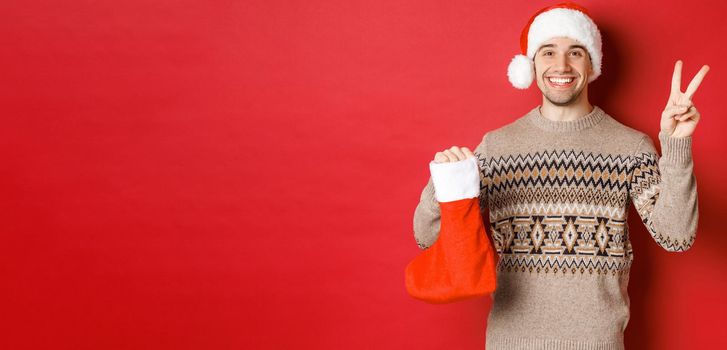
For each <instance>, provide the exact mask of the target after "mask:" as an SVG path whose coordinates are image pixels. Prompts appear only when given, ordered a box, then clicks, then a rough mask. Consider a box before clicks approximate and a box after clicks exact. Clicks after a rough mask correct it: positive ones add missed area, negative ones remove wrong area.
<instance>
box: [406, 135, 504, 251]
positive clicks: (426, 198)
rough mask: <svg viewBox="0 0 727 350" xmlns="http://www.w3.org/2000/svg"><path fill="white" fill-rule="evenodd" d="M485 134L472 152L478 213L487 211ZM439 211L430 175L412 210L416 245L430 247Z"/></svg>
mask: <svg viewBox="0 0 727 350" xmlns="http://www.w3.org/2000/svg"><path fill="white" fill-rule="evenodd" d="M486 138H487V134H485V136H483V138H482V142H480V144H479V145H478V146H477V147H476V148H475V150H474V151H473V153H474V154H475V157H476V158H477V165H478V168H479V170H478V171H479V176H480V181H479V182H480V184H479V187H480V191H479V192H480V193H479V198H480V199H479V202H480V214H481V215H483V216H484V215H485V213H486V212H487V188H488V186H489V183H490V181H489V178H490V176H489V171H487V162H486V159H487V153H486V148H485V139H486ZM430 168H431V165H430ZM440 219H441V211H440V207H439V202H438V201H437V194H436V193H435V186H434V181H433V179H432V176H430V177H429V181H428V182H427V184H426V186H424V189H423V190H422V193H421V196H420V198H419V203H418V204H417V206H416V209H415V210H414V239H415V241H416V243H417V246H419V248H421V249H427V248H429V247H431V246H432V245H433V244H434V242H436V241H437V238H438V237H439V230H440V228H441V221H440Z"/></svg>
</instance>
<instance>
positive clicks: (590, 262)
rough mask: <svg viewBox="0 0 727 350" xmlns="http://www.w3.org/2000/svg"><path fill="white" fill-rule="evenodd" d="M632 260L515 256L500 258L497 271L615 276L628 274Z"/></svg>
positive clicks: (509, 255)
mask: <svg viewBox="0 0 727 350" xmlns="http://www.w3.org/2000/svg"><path fill="white" fill-rule="evenodd" d="M631 263H632V261H631V260H623V259H610V258H594V259H582V258H578V257H570V256H537V257H528V256H522V255H514V254H504V255H501V256H500V260H499V261H498V264H497V271H500V272H501V271H507V272H512V271H517V272H530V273H533V272H534V273H546V274H547V273H551V272H552V273H553V275H556V274H558V273H559V272H560V273H562V274H567V273H571V274H575V273H579V272H580V273H582V274H583V273H588V274H594V273H595V274H599V275H601V274H611V275H613V276H616V275H623V274H628V272H629V268H630V266H631Z"/></svg>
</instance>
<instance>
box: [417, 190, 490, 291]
mask: <svg viewBox="0 0 727 350" xmlns="http://www.w3.org/2000/svg"><path fill="white" fill-rule="evenodd" d="M439 206H440V208H441V225H440V232H439V237H438V238H437V241H436V242H435V243H434V244H433V245H432V246H431V247H429V248H428V249H426V250H424V251H423V252H421V253H420V255H418V256H417V257H416V258H414V260H412V261H411V262H410V263H409V265H407V267H406V289H407V292H409V294H410V295H411V296H412V297H414V298H416V299H419V300H422V301H425V302H428V303H433V304H443V303H450V302H454V301H459V300H463V299H469V298H474V297H479V296H486V295H489V294H490V293H492V292H493V291H495V288H496V281H497V278H496V274H495V268H496V266H497V260H498V259H497V253H496V252H495V251H494V249H493V246H492V245H491V244H490V239H489V238H488V237H487V232H486V231H485V225H484V223H483V221H482V216H481V214H480V204H479V198H477V197H475V198H468V199H461V200H456V201H451V202H440V203H439Z"/></svg>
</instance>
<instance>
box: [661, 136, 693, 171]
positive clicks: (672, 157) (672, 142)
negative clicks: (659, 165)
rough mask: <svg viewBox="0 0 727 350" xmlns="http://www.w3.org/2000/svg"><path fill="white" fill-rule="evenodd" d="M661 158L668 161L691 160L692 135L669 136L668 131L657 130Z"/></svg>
mask: <svg viewBox="0 0 727 350" xmlns="http://www.w3.org/2000/svg"><path fill="white" fill-rule="evenodd" d="M659 142H661V153H662V155H661V156H662V158H664V159H666V160H667V161H669V162H670V163H675V164H685V163H688V162H691V161H692V136H691V135H689V136H683V137H677V136H671V134H670V133H669V132H668V131H664V130H661V131H659Z"/></svg>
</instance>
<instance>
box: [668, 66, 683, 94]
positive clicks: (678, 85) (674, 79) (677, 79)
mask: <svg viewBox="0 0 727 350" xmlns="http://www.w3.org/2000/svg"><path fill="white" fill-rule="evenodd" d="M681 91H682V60H677V63H675V64H674V74H672V76H671V92H672V93H675V92H681Z"/></svg>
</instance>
